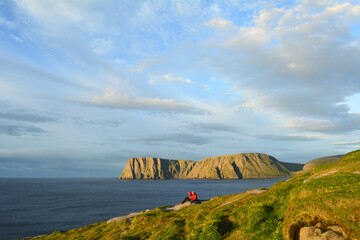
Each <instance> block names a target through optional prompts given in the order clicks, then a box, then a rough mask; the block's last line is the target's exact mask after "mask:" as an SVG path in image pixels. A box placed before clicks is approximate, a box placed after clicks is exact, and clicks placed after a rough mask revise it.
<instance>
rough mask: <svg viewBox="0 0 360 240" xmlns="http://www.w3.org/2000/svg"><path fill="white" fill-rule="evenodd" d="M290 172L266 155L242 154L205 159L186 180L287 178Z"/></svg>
mask: <svg viewBox="0 0 360 240" xmlns="http://www.w3.org/2000/svg"><path fill="white" fill-rule="evenodd" d="M290 175H291V172H290V171H289V170H288V169H286V168H285V167H284V166H282V165H281V164H280V163H279V161H278V160H276V159H275V158H274V157H271V156H269V155H266V154H260V153H244V154H235V155H226V156H219V157H211V158H205V159H203V160H201V161H199V162H198V163H196V165H195V166H194V167H193V169H192V170H191V172H190V173H189V174H188V175H187V176H186V178H197V179H241V178H273V177H288V176H290Z"/></svg>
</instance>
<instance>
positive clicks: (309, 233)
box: [299, 223, 347, 240]
mask: <svg viewBox="0 0 360 240" xmlns="http://www.w3.org/2000/svg"><path fill="white" fill-rule="evenodd" d="M346 238H347V235H346V233H345V232H344V230H343V229H342V228H341V227H339V226H330V227H324V226H322V224H320V223H318V224H316V226H310V227H303V228H301V229H300V233H299V240H315V239H318V240H345V239H346Z"/></svg>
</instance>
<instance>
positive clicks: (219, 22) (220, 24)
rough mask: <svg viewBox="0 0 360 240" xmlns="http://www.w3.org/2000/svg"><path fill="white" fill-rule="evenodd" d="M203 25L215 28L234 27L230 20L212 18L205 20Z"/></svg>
mask: <svg viewBox="0 0 360 240" xmlns="http://www.w3.org/2000/svg"><path fill="white" fill-rule="evenodd" d="M204 25H205V26H207V27H210V28H216V29H232V28H234V27H235V26H234V25H233V23H232V22H231V21H229V20H225V19H212V20H210V21H207V22H205V23H204Z"/></svg>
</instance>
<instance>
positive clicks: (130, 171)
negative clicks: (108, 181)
mask: <svg viewBox="0 0 360 240" xmlns="http://www.w3.org/2000/svg"><path fill="white" fill-rule="evenodd" d="M195 163H196V162H195V161H190V160H173V159H162V158H129V160H128V162H127V164H126V166H125V169H124V171H123V172H122V174H121V175H120V177H119V179H181V178H185V176H186V175H187V174H188V173H189V172H190V171H191V169H192V168H193V166H194V165H195Z"/></svg>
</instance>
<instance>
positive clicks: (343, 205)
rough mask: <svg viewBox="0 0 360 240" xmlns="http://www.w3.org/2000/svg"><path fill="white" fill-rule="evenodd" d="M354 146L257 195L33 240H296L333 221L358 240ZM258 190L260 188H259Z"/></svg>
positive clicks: (359, 164)
mask: <svg viewBox="0 0 360 240" xmlns="http://www.w3.org/2000/svg"><path fill="white" fill-rule="evenodd" d="M359 173H360V150H358V151H355V152H351V153H348V154H347V155H345V156H344V157H343V158H342V159H341V161H340V162H337V163H328V164H321V165H317V166H315V167H314V168H313V169H311V171H309V172H307V173H301V174H300V175H298V176H296V177H293V178H291V179H289V180H288V181H282V182H278V183H276V184H275V185H274V186H273V187H271V188H270V189H268V190H267V191H263V192H262V193H260V194H252V193H256V192H251V191H248V192H245V193H240V194H234V195H227V196H221V197H216V198H213V199H211V200H210V201H208V202H204V203H202V204H199V205H192V206H188V207H184V208H182V209H180V210H178V211H173V212H165V211H163V207H161V208H156V209H153V210H151V211H148V212H146V213H144V214H142V215H139V216H136V217H134V218H133V219H132V221H128V220H122V221H120V222H114V223H109V224H107V223H95V224H92V225H89V226H86V227H83V228H79V229H73V230H70V231H66V232H54V233H53V234H51V235H47V236H42V237H39V238H36V239H104V240H105V239H128V240H133V239H200V240H201V239H206V240H209V239H297V237H298V235H299V231H300V229H301V228H302V227H304V226H313V225H315V224H318V223H321V224H322V226H323V228H326V227H327V226H334V225H336V226H339V227H341V228H342V229H343V230H344V232H345V233H346V235H347V238H348V239H360V226H359V223H360V174H359ZM259 192H261V191H259Z"/></svg>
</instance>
